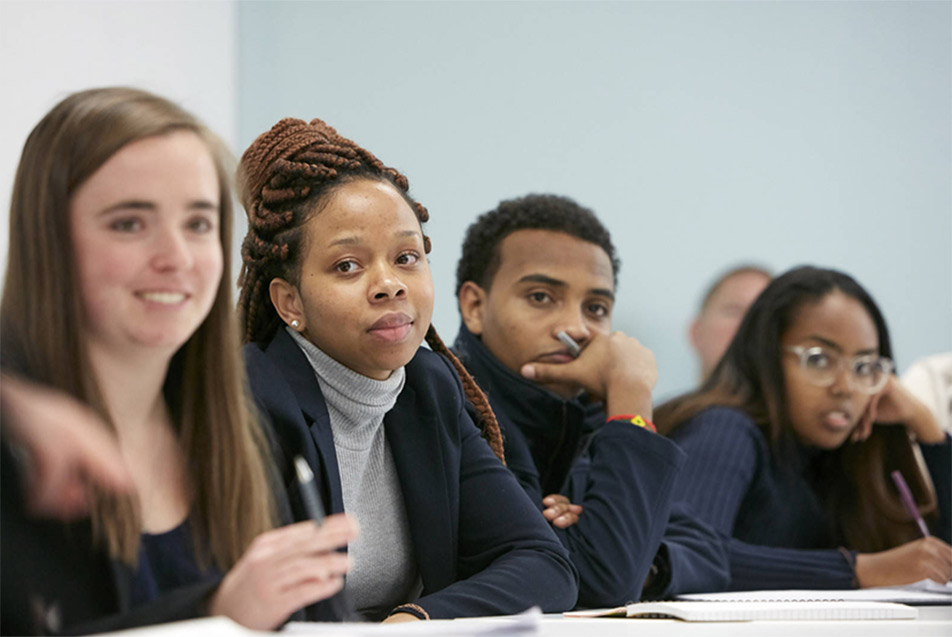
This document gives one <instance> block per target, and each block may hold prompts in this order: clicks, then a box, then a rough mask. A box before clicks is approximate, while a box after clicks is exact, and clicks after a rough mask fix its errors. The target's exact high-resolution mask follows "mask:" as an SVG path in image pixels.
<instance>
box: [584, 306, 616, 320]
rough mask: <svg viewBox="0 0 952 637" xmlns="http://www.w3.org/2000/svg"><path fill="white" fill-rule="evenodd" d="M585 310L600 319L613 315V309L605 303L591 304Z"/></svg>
mask: <svg viewBox="0 0 952 637" xmlns="http://www.w3.org/2000/svg"><path fill="white" fill-rule="evenodd" d="M585 309H586V311H587V312H588V313H589V314H591V315H592V316H597V317H599V318H605V317H606V316H608V315H609V314H610V313H611V308H609V307H608V306H607V305H605V304H604V303H590V304H589V305H588V306H587V307H586V308H585Z"/></svg>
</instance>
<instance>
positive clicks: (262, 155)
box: [238, 118, 503, 460]
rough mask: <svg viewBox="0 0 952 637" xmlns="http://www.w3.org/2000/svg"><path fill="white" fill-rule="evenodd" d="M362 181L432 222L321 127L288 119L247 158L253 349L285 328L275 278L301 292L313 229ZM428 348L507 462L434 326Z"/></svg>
mask: <svg viewBox="0 0 952 637" xmlns="http://www.w3.org/2000/svg"><path fill="white" fill-rule="evenodd" d="M363 179H367V180H371V181H378V182H383V183H387V184H390V185H392V186H393V187H394V188H395V189H396V190H397V192H399V193H400V194H401V195H402V196H403V198H404V200H406V202H407V204H408V205H409V206H410V208H411V209H412V210H413V211H414V213H415V214H416V216H417V219H418V220H419V221H420V226H421V228H422V225H423V223H425V222H426V221H428V220H429V218H430V215H429V213H428V212H427V210H426V208H425V207H423V205H421V204H420V203H418V202H417V201H415V200H414V199H413V198H412V197H410V194H409V190H410V183H409V181H407V178H406V176H404V175H403V174H401V173H400V172H399V171H397V170H396V169H394V168H391V167H389V166H385V165H384V164H383V162H381V161H380V160H379V159H377V158H376V157H375V156H374V155H373V154H372V153H371V152H370V151H368V150H366V149H364V148H361V147H360V146H358V145H357V144H355V143H354V142H352V141H351V140H349V139H347V138H345V137H341V136H340V135H339V134H338V133H337V131H336V130H334V129H333V128H332V127H331V126H328V125H327V124H326V123H324V122H323V121H322V120H319V119H313V120H311V122H310V123H308V122H304V121H303V120H299V119H294V118H285V119H282V120H281V121H279V122H278V123H277V124H275V125H274V126H273V127H272V128H271V130H269V131H268V132H266V133H264V134H262V135H260V136H259V137H258V138H257V139H256V140H255V141H254V142H253V143H252V144H251V146H249V147H248V150H246V151H245V153H244V155H242V157H241V163H240V165H239V166H238V190H239V196H240V198H241V203H242V205H243V206H244V207H245V211H246V212H247V214H248V234H246V235H245V239H244V242H243V243H242V246H241V257H242V268H241V275H240V277H239V279H238V285H239V286H240V287H241V296H240V298H239V300H238V313H239V316H240V320H241V322H242V325H243V326H244V341H245V342H246V343H249V342H267V341H269V340H270V339H271V338H273V337H274V334H275V332H276V331H277V330H278V328H279V327H280V326H281V323H282V321H281V318H280V316H278V313H277V310H276V309H275V308H274V305H273V304H272V302H271V296H270V292H269V286H270V284H271V281H272V280H273V279H275V278H282V279H284V280H285V281H288V282H289V283H291V284H292V285H297V284H298V282H299V280H300V273H301V263H302V257H303V255H304V252H305V245H304V239H305V233H304V231H303V229H304V227H305V225H306V224H307V222H308V221H309V220H310V219H311V217H312V216H313V215H315V214H318V213H319V212H320V210H321V209H322V206H323V205H325V204H326V203H327V202H328V201H329V200H330V197H331V196H332V195H333V194H334V193H335V192H336V191H337V190H338V189H340V188H341V187H342V186H344V185H345V184H348V183H352V182H354V181H358V180H363ZM423 247H424V250H425V251H426V252H427V253H429V252H430V247H431V246H430V238H429V237H428V236H426V235H425V234H424V236H423ZM426 342H427V343H428V344H429V345H430V348H431V349H432V350H433V351H434V352H438V353H440V354H443V355H444V356H445V357H446V358H448V359H449V360H450V362H451V363H452V364H453V367H454V368H455V369H456V372H457V373H458V374H459V377H460V379H461V380H462V382H463V388H464V390H465V392H466V397H467V398H468V399H469V401H470V402H471V403H472V405H473V406H474V407H475V408H476V410H477V412H478V413H479V419H478V420H479V427H480V429H481V430H482V435H483V438H485V439H486V441H487V442H488V443H489V446H490V448H491V449H492V450H493V452H494V453H495V454H496V455H497V456H498V457H499V459H500V460H503V440H502V434H501V432H500V431H499V423H498V422H497V421H496V416H495V414H493V412H492V409H491V408H490V406H489V400H488V399H487V398H486V395H485V394H484V393H483V391H482V390H481V389H480V388H479V386H478V385H477V384H476V381H475V380H474V379H473V377H472V376H471V375H470V374H469V372H468V371H467V370H466V368H465V367H463V364H462V363H461V362H460V360H459V359H458V358H457V357H456V356H455V355H454V354H453V353H452V352H451V351H450V350H449V348H448V347H446V345H445V344H444V343H443V340H442V339H441V338H440V337H439V335H438V334H437V333H436V329H435V328H434V327H433V325H430V326H429V328H428V329H427V332H426Z"/></svg>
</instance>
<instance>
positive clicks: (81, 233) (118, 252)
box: [70, 131, 223, 355]
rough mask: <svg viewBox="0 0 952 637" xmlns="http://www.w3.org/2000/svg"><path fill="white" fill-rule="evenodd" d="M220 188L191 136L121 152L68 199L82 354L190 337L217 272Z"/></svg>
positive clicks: (174, 345)
mask: <svg viewBox="0 0 952 637" xmlns="http://www.w3.org/2000/svg"><path fill="white" fill-rule="evenodd" d="M219 222H220V210H219V183H218V176H217V173H216V171H215V164H214V162H213V160H212V157H211V155H210V153H209V151H208V148H207V147H206V146H205V144H204V142H203V141H202V140H201V139H200V138H199V137H198V136H197V135H195V134H194V133H191V132H184V131H183V132H175V133H170V134H167V135H161V136H157V137H148V138H145V139H141V140H139V141H136V142H133V143H131V144H128V145H126V146H124V147H123V148H122V149H120V150H119V151H118V152H116V153H115V154H114V155H113V156H112V157H110V158H109V159H108V160H107V161H106V163H104V164H103V165H102V166H101V167H100V168H99V169H98V170H97V171H96V172H95V173H93V175H92V176H91V177H90V178H89V179H87V180H86V181H85V182H83V184H82V185H80V187H79V188H78V189H77V190H76V192H75V193H74V194H73V196H72V198H71V199H70V223H71V232H72V241H73V247H74V251H75V255H76V268H77V276H78V280H79V285H80V289H81V293H82V299H83V307H84V319H85V321H84V322H85V329H86V337H87V339H88V343H89V347H90V350H91V351H92V352H93V353H95V352H96V351H113V352H116V353H126V352H129V351H130V350H131V349H135V348H159V349H161V350H163V351H164V352H166V353H167V354H169V355H171V354H172V353H174V352H175V350H177V349H178V348H179V347H181V346H182V345H183V344H184V343H185V342H186V341H187V340H188V338H189V337H190V336H191V335H192V334H193V333H194V332H195V330H196V329H197V328H198V326H199V325H200V324H201V323H202V321H203V320H204V319H205V317H206V316H207V314H208V312H209V310H210V309H211V306H212V303H213V302H214V300H215V295H216V292H217V289H218V285H219V282H220V280H221V275H222V263H223V259H222V247H221V241H220V238H219Z"/></svg>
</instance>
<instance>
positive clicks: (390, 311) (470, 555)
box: [239, 119, 577, 621]
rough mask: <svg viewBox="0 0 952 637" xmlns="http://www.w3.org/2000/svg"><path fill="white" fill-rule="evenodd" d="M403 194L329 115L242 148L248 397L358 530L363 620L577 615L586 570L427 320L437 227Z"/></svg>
mask: <svg viewBox="0 0 952 637" xmlns="http://www.w3.org/2000/svg"><path fill="white" fill-rule="evenodd" d="M408 188H409V185H408V182H407V179H406V177H404V176H403V175H402V174H400V173H399V172H397V171H396V170H394V169H393V168H389V167H387V166H385V165H384V164H383V163H382V162H381V161H380V160H379V159H377V158H376V157H375V156H374V155H373V154H371V153H370V152H368V151H367V150H365V149H363V148H361V147H360V146H358V145H357V144H355V143H354V142H352V141H350V140H348V139H346V138H344V137H341V136H340V135H338V134H337V132H336V131H335V130H334V129H333V128H331V127H330V126H328V125H327V124H325V123H324V122H322V121H321V120H317V119H315V120H313V121H311V122H310V123H307V122H304V121H301V120H297V119H284V120H281V121H280V122H278V123H277V124H276V125H275V126H274V127H273V128H272V129H271V130H270V131H268V132H266V133H264V134H263V135H261V136H260V137H258V139H256V140H255V141H254V143H252V145H251V146H250V147H249V148H248V150H247V151H245V154H244V156H243V157H242V159H241V165H240V167H239V189H240V195H241V199H242V203H243V204H244V206H245V209H246V211H247V213H248V225H249V229H248V234H247V236H246V237H245V241H244V245H243V249H242V256H243V259H244V267H243V269H242V275H241V286H242V290H241V299H240V301H239V310H240V314H241V318H242V321H243V324H244V329H245V340H246V341H247V342H248V345H246V346H245V350H244V352H245V361H246V364H247V369H248V375H249V380H250V383H251V389H252V393H253V394H254V396H255V398H256V401H257V402H258V406H259V408H260V410H261V412H262V413H263V414H264V415H265V416H266V417H267V418H269V419H270V421H271V423H272V426H273V427H274V430H275V432H276V434H277V437H278V439H279V441H280V444H281V447H282V449H283V452H284V455H285V457H286V458H290V457H292V456H294V455H302V456H304V458H305V459H306V460H307V461H308V463H309V464H310V465H311V467H312V469H313V470H314V474H315V476H316V479H317V481H318V483H319V485H320V492H321V496H322V498H323V500H324V507H325V509H327V510H329V511H331V512H334V513H337V512H341V511H343V510H346V511H347V512H348V513H349V514H351V515H354V516H355V517H357V519H358V521H359V522H360V523H361V527H362V533H361V536H360V538H359V539H358V540H357V541H355V542H351V543H350V545H349V547H348V551H349V554H350V558H351V560H352V569H351V571H350V574H349V576H348V578H347V583H346V585H345V589H346V592H347V593H348V595H349V597H350V598H351V600H352V602H353V604H354V607H355V608H356V610H357V612H358V613H359V614H360V616H361V617H363V618H366V619H370V620H380V619H384V618H386V621H406V620H414V619H427V618H430V617H432V618H446V617H461V616H474V615H492V614H501V613H512V612H518V611H522V610H525V609H526V608H528V607H530V606H540V607H542V608H543V610H546V611H557V610H564V609H567V608H570V607H572V606H573V605H574V603H575V598H576V593H577V584H576V575H575V571H574V569H573V567H572V566H571V564H570V563H569V561H568V559H567V555H566V553H565V551H564V549H563V548H562V546H561V545H560V543H559V542H558V540H557V539H556V537H555V535H554V534H553V533H552V531H551V530H550V529H549V528H548V525H547V524H546V522H545V520H544V519H543V518H542V516H541V515H539V512H538V511H537V510H536V509H535V507H534V506H533V504H532V502H531V501H530V500H529V499H528V498H527V497H526V496H525V494H524V493H523V491H522V489H521V488H520V487H519V485H518V483H517V482H516V481H515V479H514V478H513V477H512V475H511V474H510V472H509V471H508V470H507V469H506V468H505V467H504V466H503V465H502V463H501V462H500V460H499V458H501V456H502V440H501V436H500V434H499V428H498V425H497V424H496V421H495V418H494V417H493V415H492V412H491V410H490V409H489V407H488V403H487V401H486V397H485V396H484V395H483V394H482V392H481V391H480V390H479V388H478V387H477V386H476V384H475V383H474V382H473V380H472V378H471V377H470V376H469V374H468V373H467V372H466V370H465V369H464V368H463V366H462V365H461V364H460V362H459V361H458V360H457V359H456V357H455V356H453V355H452V354H451V353H450V352H449V351H448V350H447V348H446V346H445V345H444V344H443V342H442V341H441V340H440V338H439V336H438V335H437V333H436V331H435V330H434V329H433V327H432V325H431V324H430V318H431V316H432V312H433V283H432V278H431V275H430V270H429V265H428V263H427V260H426V253H427V252H429V248H430V241H429V238H428V237H426V236H425V235H424V233H423V228H422V224H423V223H424V222H425V221H426V220H427V219H428V215H427V211H426V209H425V208H424V207H423V206H421V205H420V204H419V203H417V202H415V201H414V200H413V199H412V198H411V197H410V195H409V194H408ZM424 338H425V339H426V341H427V342H428V343H429V345H430V347H431V348H432V350H433V351H428V350H426V349H424V348H421V345H422V342H423V340H424ZM460 379H462V385H461V383H460ZM464 387H465V390H464V389H463V388H464ZM468 404H473V405H476V406H477V409H478V412H479V413H478V417H477V420H478V422H479V427H480V428H481V430H482V431H481V432H480V429H477V427H476V426H474V424H473V422H472V419H471V418H470V416H469V413H468V411H467V409H468ZM480 433H482V436H481V435H480ZM487 443H488V444H487ZM279 464H283V466H282V472H283V474H284V476H285V482H286V485H287V486H288V488H289V491H290V492H291V500H292V506H299V505H300V504H301V498H300V496H299V494H298V493H297V492H296V483H295V481H294V479H293V473H292V470H291V467H290V465H289V463H287V462H286V461H285V462H283V463H280V461H279Z"/></svg>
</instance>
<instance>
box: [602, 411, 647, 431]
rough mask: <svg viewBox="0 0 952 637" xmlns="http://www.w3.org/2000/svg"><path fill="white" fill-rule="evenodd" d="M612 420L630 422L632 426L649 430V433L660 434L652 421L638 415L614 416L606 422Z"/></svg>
mask: <svg viewBox="0 0 952 637" xmlns="http://www.w3.org/2000/svg"><path fill="white" fill-rule="evenodd" d="M612 420H626V421H628V422H630V423H631V424H633V425H635V426H636V427H641V428H643V429H647V430H648V431H652V432H654V433H658V429H657V427H655V426H654V423H653V422H651V421H650V420H645V419H644V418H642V417H641V416H639V415H638V414H618V415H617V416H612V417H611V418H609V419H608V421H606V422H609V421H612Z"/></svg>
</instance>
